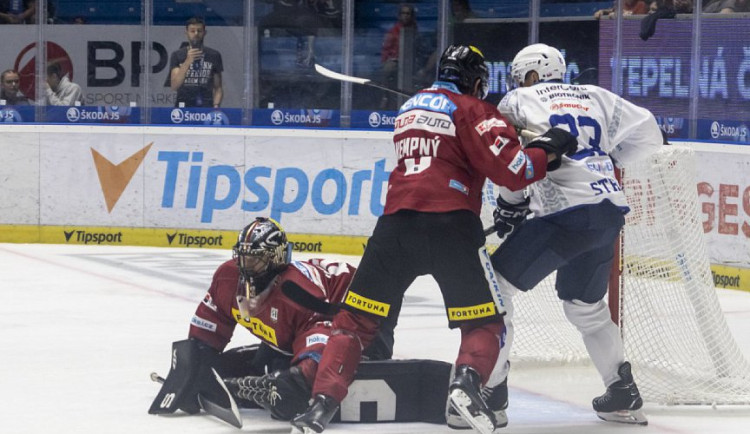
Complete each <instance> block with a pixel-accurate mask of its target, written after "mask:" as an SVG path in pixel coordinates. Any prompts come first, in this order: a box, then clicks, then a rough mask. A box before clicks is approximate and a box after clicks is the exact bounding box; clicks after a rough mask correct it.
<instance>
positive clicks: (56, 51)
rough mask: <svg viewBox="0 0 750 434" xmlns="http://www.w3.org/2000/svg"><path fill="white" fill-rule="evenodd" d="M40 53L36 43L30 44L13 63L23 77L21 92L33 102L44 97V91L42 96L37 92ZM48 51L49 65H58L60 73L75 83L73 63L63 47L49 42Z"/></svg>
mask: <svg viewBox="0 0 750 434" xmlns="http://www.w3.org/2000/svg"><path fill="white" fill-rule="evenodd" d="M38 51H39V50H38V49H37V45H36V43H33V44H29V45H27V46H25V47H24V48H23V49H22V50H21V52H20V53H18V56H16V60H15V62H13V69H15V70H16V71H18V73H19V75H20V76H21V86H20V89H21V92H23V94H24V95H26V96H27V97H28V98H30V99H32V100H34V99H37V98H38V97H41V96H44V92H43V91H42V92H39V94H40V95H37V92H36V80H35V76H36V61H37V59H36V56H37V54H40V53H39V52H38ZM46 51H47V64H50V63H52V62H54V63H56V64H57V65H59V66H60V72H62V74H63V75H67V76H68V78H69V79H70V81H75V78H74V77H73V61H72V60H71V58H70V55H69V54H68V52H67V51H65V49H64V48H62V47H61V46H59V45H57V44H55V43H54V42H49V41H48V42H47V43H46Z"/></svg>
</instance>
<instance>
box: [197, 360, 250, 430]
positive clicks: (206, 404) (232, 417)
mask: <svg viewBox="0 0 750 434" xmlns="http://www.w3.org/2000/svg"><path fill="white" fill-rule="evenodd" d="M211 372H213V374H214V377H215V378H216V382H217V383H219V385H220V386H221V388H222V389H223V390H224V393H226V397H227V398H228V399H229V407H223V406H221V405H219V404H217V403H215V402H213V401H211V400H210V399H208V398H206V397H205V396H204V395H202V394H200V393H199V394H198V403H199V404H200V406H201V408H202V409H203V410H204V411H205V412H206V413H208V414H210V415H211V416H214V417H216V418H219V419H221V420H223V421H224V422H226V423H228V424H229V425H232V426H233V427H235V428H242V416H240V410H239V408H237V403H236V402H234V398H232V394H231V393H229V390H228V389H227V386H226V385H224V380H222V379H221V377H220V376H219V374H218V373H217V372H216V370H215V369H213V368H211Z"/></svg>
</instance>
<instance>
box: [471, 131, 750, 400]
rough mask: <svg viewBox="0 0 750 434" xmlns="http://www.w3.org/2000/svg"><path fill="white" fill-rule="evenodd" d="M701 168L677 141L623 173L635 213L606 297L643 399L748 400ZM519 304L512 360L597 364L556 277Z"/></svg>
mask: <svg viewBox="0 0 750 434" xmlns="http://www.w3.org/2000/svg"><path fill="white" fill-rule="evenodd" d="M695 174H696V171H695V154H694V152H693V150H692V149H691V148H689V147H686V146H679V145H670V146H664V147H662V149H661V150H660V152H658V153H657V154H655V155H654V156H653V157H652V158H649V159H647V160H645V161H642V162H639V163H636V164H632V165H630V166H628V167H627V168H625V169H624V170H623V171H622V186H623V191H624V192H625V195H626V197H627V200H628V205H629V207H630V209H631V211H630V213H628V215H627V216H626V222H625V227H624V228H623V231H622V235H621V238H620V242H619V251H618V252H617V253H618V254H619V261H616V263H615V266H613V273H612V276H611V279H610V288H609V294H608V300H609V303H610V308H611V311H612V312H613V320H614V321H615V323H618V324H619V326H620V331H621V334H622V337H623V342H624V345H625V357H626V359H627V360H628V361H630V362H631V364H632V365H633V372H634V376H635V378H636V381H637V383H638V387H639V389H640V390H641V394H642V395H643V398H644V399H645V400H647V401H650V402H657V403H664V404H750V363H748V361H747V359H746V358H745V356H744V355H743V354H742V352H741V351H740V349H739V347H738V345H737V343H736V342H735V340H734V337H733V336H732V334H731V332H730V330H729V327H728V326H727V323H726V319H725V318H724V314H723V313H722V310H721V307H720V305H719V300H718V297H717V294H716V288H715V287H714V284H713V277H712V274H711V267H710V263H709V260H708V254H707V249H706V244H705V239H704V233H703V224H702V221H701V217H700V210H699V205H698V194H697V189H696V176H695ZM488 190H492V188H491V187H490V188H489V189H488ZM490 194H491V193H488V195H490ZM485 208H490V207H485ZM484 212H485V211H484V210H483V219H487V217H486V215H485V214H484ZM488 212H489V214H491V210H488ZM489 219H490V220H488V221H485V223H489V222H491V217H489ZM495 240H497V239H496V238H495ZM489 242H490V243H492V240H491V239H490V240H489ZM513 301H514V308H515V312H514V332H515V338H514V343H513V348H512V350H511V360H514V361H516V362H517V363H516V364H517V365H520V364H521V363H535V364H540V363H543V364H553V365H562V364H573V363H589V357H588V353H587V352H586V348H585V347H584V345H583V341H582V339H581V337H580V334H579V333H578V331H577V330H576V329H575V327H573V326H572V325H571V324H570V323H568V321H567V319H566V318H565V316H564V314H563V310H562V303H561V302H560V300H558V299H557V296H556V292H555V290H554V273H553V275H551V276H549V277H548V278H547V279H545V280H544V281H543V282H541V283H540V284H539V285H538V286H537V287H536V288H534V289H533V290H531V291H528V292H525V293H524V292H522V293H519V294H518V295H517V296H515V297H514V298H513Z"/></svg>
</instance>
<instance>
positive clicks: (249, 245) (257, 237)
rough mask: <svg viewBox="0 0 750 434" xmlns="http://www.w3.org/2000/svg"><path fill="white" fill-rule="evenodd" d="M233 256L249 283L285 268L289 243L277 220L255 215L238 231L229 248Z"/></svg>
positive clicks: (289, 257)
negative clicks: (252, 219) (250, 221)
mask: <svg viewBox="0 0 750 434" xmlns="http://www.w3.org/2000/svg"><path fill="white" fill-rule="evenodd" d="M232 257H233V258H234V260H235V262H236V263H237V266H238V267H239V269H240V273H241V274H242V276H243V277H244V278H245V280H246V281H248V282H250V281H252V280H258V279H263V278H264V277H267V276H268V275H269V274H271V275H273V274H275V273H274V272H276V271H279V270H280V269H282V268H284V266H285V265H287V264H288V263H289V261H290V259H291V244H289V243H288V242H287V239H286V233H285V232H284V229H282V228H281V225H279V223H277V222H276V221H275V220H273V219H270V218H266V217H258V218H256V219H255V221H253V222H252V223H250V224H249V225H247V226H245V227H244V228H243V229H242V230H241V231H240V233H239V236H238V238H237V243H236V244H235V245H234V247H233V248H232ZM263 289H264V288H259V290H263Z"/></svg>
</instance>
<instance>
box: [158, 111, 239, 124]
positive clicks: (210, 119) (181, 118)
mask: <svg viewBox="0 0 750 434" xmlns="http://www.w3.org/2000/svg"><path fill="white" fill-rule="evenodd" d="M169 117H170V119H171V120H172V123H175V124H181V123H190V124H196V123H202V124H203V125H229V117H227V115H226V114H225V113H224V112H222V111H221V110H215V111H212V112H194V111H191V110H188V109H183V108H176V109H173V110H172V111H171V112H170V114H169Z"/></svg>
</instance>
